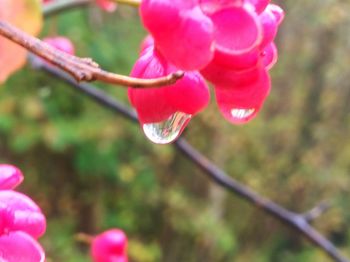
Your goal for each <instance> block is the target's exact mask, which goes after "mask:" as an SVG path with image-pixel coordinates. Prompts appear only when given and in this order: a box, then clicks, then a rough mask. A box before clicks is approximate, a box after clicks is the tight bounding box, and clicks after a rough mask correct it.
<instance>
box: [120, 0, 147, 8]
mask: <svg viewBox="0 0 350 262" xmlns="http://www.w3.org/2000/svg"><path fill="white" fill-rule="evenodd" d="M113 1H114V2H116V3H118V4H124V5H130V6H134V7H138V6H139V5H140V4H141V0H113Z"/></svg>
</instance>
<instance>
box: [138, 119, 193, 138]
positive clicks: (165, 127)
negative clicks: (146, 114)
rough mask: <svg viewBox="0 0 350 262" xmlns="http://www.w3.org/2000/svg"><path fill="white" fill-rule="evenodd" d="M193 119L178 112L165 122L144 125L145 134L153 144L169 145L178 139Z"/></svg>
mask: <svg viewBox="0 0 350 262" xmlns="http://www.w3.org/2000/svg"><path fill="white" fill-rule="evenodd" d="M191 117H192V116H191V115H188V114H185V113H182V112H176V113H175V114H173V115H171V116H170V117H169V118H168V119H167V120H165V121H163V122H158V123H148V124H144V125H143V126H142V128H143V132H144V133H145V135H146V136H147V138H148V139H149V140H151V141H152V142H153V143H156V144H168V143H171V142H173V141H175V139H176V138H178V136H179V135H180V134H181V132H182V130H183V128H184V127H185V126H186V124H187V123H188V121H189V120H190V119H191Z"/></svg>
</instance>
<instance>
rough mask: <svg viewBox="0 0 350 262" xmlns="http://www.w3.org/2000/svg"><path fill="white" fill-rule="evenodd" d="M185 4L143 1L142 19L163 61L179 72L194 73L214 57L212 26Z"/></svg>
mask: <svg viewBox="0 0 350 262" xmlns="http://www.w3.org/2000/svg"><path fill="white" fill-rule="evenodd" d="M195 3H196V1H188V0H177V1H174V0H167V1H164V0H144V1H142V3H141V9H140V10H141V16H142V21H143V23H144V25H145V27H146V28H147V29H148V30H149V31H150V33H151V34H152V36H153V37H154V39H155V42H156V47H157V48H158V49H159V50H160V51H161V53H162V54H163V55H164V57H165V58H166V59H167V60H168V61H169V62H171V63H173V64H174V65H175V66H177V67H178V68H180V69H182V70H197V69H200V68H203V67H204V66H205V65H207V64H208V63H209V62H210V60H211V59H212V57H213V51H214V49H213V48H214V46H213V30H214V28H213V24H212V22H211V20H210V19H209V18H208V17H207V16H206V15H205V14H204V13H203V12H202V10H201V9H200V8H199V7H198V6H196V5H195Z"/></svg>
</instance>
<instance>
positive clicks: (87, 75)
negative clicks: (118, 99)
mask: <svg viewBox="0 0 350 262" xmlns="http://www.w3.org/2000/svg"><path fill="white" fill-rule="evenodd" d="M0 35H2V36H4V37H5V38H7V39H9V40H10V41H12V42H14V43H17V44H19V45H21V46H22V47H24V48H26V49H27V50H28V51H30V52H32V53H34V54H35V55H37V56H39V57H41V58H42V59H44V60H46V61H48V62H50V63H52V64H53V65H55V66H57V67H59V68H60V69H62V70H63V71H65V72H67V73H68V74H70V75H71V76H73V77H74V78H75V80H77V81H78V82H82V81H86V82H92V81H96V80H99V81H102V82H105V83H109V84H116V85H121V86H125V87H161V86H166V85H171V84H174V83H175V82H176V81H177V80H179V79H180V78H182V77H183V75H184V73H183V72H182V71H178V72H175V73H173V74H170V75H168V76H165V77H160V78H156V79H139V78H133V77H128V76H124V75H118V74H114V73H110V72H107V71H104V70H102V69H101V68H100V67H99V65H98V64H97V63H95V62H94V61H93V60H92V59H91V58H80V57H76V56H73V55H69V54H67V53H64V52H62V51H60V50H57V49H55V48H53V47H51V46H50V45H48V44H46V43H44V42H43V41H41V40H39V39H37V38H35V37H33V36H31V35H29V34H27V33H25V32H23V31H22V30H20V29H18V28H17V27H15V26H13V25H11V24H10V23H8V22H6V21H4V20H0Z"/></svg>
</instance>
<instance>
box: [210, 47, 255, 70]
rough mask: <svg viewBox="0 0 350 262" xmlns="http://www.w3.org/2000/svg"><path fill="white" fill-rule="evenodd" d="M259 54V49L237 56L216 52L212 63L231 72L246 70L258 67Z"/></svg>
mask: <svg viewBox="0 0 350 262" xmlns="http://www.w3.org/2000/svg"><path fill="white" fill-rule="evenodd" d="M259 54H260V51H259V49H258V48H255V49H253V50H251V51H249V52H247V53H242V54H237V55H235V54H227V53H223V52H220V51H219V50H216V51H215V53H214V59H213V60H212V61H211V63H215V64H218V65H220V66H223V67H226V68H228V69H230V70H245V69H249V68H252V67H255V66H257V64H258V62H259V59H260V57H259ZM211 63H210V64H211Z"/></svg>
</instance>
